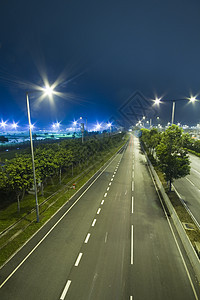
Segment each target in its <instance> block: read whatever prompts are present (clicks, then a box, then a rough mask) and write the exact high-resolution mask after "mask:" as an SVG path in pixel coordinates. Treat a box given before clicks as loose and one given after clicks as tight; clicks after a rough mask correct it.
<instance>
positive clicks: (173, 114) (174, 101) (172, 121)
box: [154, 96, 196, 125]
mask: <svg viewBox="0 0 200 300" xmlns="http://www.w3.org/2000/svg"><path fill="white" fill-rule="evenodd" d="M184 100H189V101H190V102H194V101H196V97H193V96H191V97H190V98H182V99H174V100H165V101H166V102H167V101H168V102H172V115H171V125H173V124H174V116H175V105H176V102H177V101H184ZM162 102H163V101H162ZM160 103H161V98H159V99H158V98H156V99H155V100H154V104H157V105H159V104H160Z"/></svg>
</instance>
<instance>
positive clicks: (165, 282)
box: [0, 136, 200, 300]
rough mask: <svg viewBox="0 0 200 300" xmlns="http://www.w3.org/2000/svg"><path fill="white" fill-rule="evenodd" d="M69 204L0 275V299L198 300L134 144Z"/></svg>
mask: <svg viewBox="0 0 200 300" xmlns="http://www.w3.org/2000/svg"><path fill="white" fill-rule="evenodd" d="M70 205H71V204H68V205H66V206H65V207H64V209H62V210H61V211H60V212H59V214H58V215H57V216H56V217H55V218H53V219H52V220H51V221H50V222H49V223H48V225H47V226H45V227H44V228H43V229H42V230H41V231H40V232H39V233H38V234H37V235H36V236H35V237H34V238H33V239H32V240H31V241H30V242H29V243H27V244H26V246H25V247H23V248H22V250H21V251H19V252H18V253H17V254H16V255H15V256H14V257H13V259H11V260H10V261H9V262H8V263H7V264H6V265H5V267H3V268H2V269H1V270H0V287H1V288H0V299H1V300H4V299H5V300H10V299H15V300H19V299H20V300H23V299H30V300H32V299H37V300H40V299H41V300H45V299H48V300H51V299H52V300H53V299H54V300H55V299H61V300H64V299H73V300H76V299H83V300H87V299H94V300H96V299H101V300H104V299H109V300H111V299H129V300H133V299H134V300H136V299H141V300H146V299H148V300H149V299H152V300H155V299H159V300H161V299H162V300H163V299H167V300H169V299H171V300H173V299H174V300H175V299H176V300H177V299H181V300H184V299H185V300H190V299H200V291H199V287H198V284H197V283H196V280H195V275H194V273H193V270H192V268H191V265H190V264H189V262H188V259H187V257H186V256H185V253H184V250H183V247H182V245H181V244H180V248H179V247H177V244H176V243H177V242H178V243H180V241H179V239H178V238H177V239H176V232H175V236H174V235H173V228H172V227H170V226H171V225H170V221H169V220H167V218H166V216H165V214H164V212H163V210H162V207H161V204H160V202H159V199H158V196H157V194H156V191H155V188H154V185H153V182H152V180H151V177H150V175H149V172H148V169H147V165H146V161H145V157H144V155H143V154H142V153H141V152H140V148H139V144H138V140H137V138H133V137H132V136H131V139H130V142H129V145H128V147H127V149H126V150H125V151H124V152H123V153H121V154H118V155H117V156H116V157H115V159H113V161H111V163H110V164H109V166H108V167H107V168H106V169H105V170H104V171H103V172H102V174H100V175H98V177H97V178H96V179H95V182H94V183H91V185H90V186H89V187H88V188H87V190H86V191H85V192H84V193H83V195H82V196H80V197H79V198H77V200H76V201H75V202H73V207H70ZM180 252H181V254H180ZM198 297H199V298H198Z"/></svg>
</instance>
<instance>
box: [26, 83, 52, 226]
mask: <svg viewBox="0 0 200 300" xmlns="http://www.w3.org/2000/svg"><path fill="white" fill-rule="evenodd" d="M50 90H51V93H50ZM43 91H44V93H45V94H47V95H48V96H50V95H52V93H53V89H50V87H49V86H47V87H46V88H44V89H43ZM28 94H29V92H26V103H27V113H28V123H29V134H30V142H31V157H32V167H33V183H34V191H35V204H36V216H37V222H39V206H38V197H37V184H36V176H35V161H34V151H33V139H32V131H31V129H32V124H31V114H30V105H29V96H28Z"/></svg>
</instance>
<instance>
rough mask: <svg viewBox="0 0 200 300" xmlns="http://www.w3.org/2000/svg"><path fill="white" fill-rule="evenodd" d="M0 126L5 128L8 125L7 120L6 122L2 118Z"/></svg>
mask: <svg viewBox="0 0 200 300" xmlns="http://www.w3.org/2000/svg"><path fill="white" fill-rule="evenodd" d="M0 126H1V127H3V128H5V127H6V126H7V121H5V122H4V121H3V120H1V123H0Z"/></svg>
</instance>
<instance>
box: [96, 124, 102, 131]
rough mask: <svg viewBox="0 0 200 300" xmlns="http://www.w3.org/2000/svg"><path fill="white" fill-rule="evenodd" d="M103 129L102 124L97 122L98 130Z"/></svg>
mask: <svg viewBox="0 0 200 300" xmlns="http://www.w3.org/2000/svg"><path fill="white" fill-rule="evenodd" d="M100 129H101V124H99V123H97V125H96V130H97V131H99V130H100Z"/></svg>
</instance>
